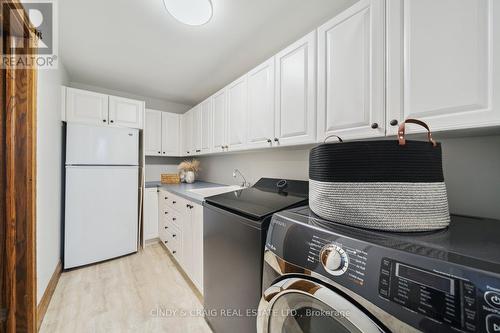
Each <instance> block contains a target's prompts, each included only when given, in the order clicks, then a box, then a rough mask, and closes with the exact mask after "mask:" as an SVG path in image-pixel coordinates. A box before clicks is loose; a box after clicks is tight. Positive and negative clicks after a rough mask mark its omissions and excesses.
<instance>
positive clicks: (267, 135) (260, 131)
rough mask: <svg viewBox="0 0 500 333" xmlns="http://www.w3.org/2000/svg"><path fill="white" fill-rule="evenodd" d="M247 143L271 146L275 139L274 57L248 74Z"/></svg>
mask: <svg viewBox="0 0 500 333" xmlns="http://www.w3.org/2000/svg"><path fill="white" fill-rule="evenodd" d="M247 82H248V99H247V101H248V107H247V117H246V118H247V124H246V125H247V126H246V127H247V144H248V147H251V148H258V147H270V146H271V145H272V142H273V140H274V137H275V136H274V127H275V126H274V118H275V117H274V58H271V59H269V60H268V61H266V62H265V63H263V64H261V65H260V66H258V67H256V68H255V69H253V70H251V71H250V72H249V73H248V74H247Z"/></svg>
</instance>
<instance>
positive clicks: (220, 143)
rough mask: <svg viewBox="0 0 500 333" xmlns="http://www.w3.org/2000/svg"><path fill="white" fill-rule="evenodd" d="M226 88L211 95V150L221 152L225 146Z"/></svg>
mask: <svg viewBox="0 0 500 333" xmlns="http://www.w3.org/2000/svg"><path fill="white" fill-rule="evenodd" d="M226 96H227V93H226V89H223V90H221V91H219V92H217V93H216V94H215V95H213V97H212V99H213V116H212V124H213V126H212V133H213V135H212V137H213V141H212V152H222V151H224V149H225V146H226V109H227V104H226V102H227V100H226Z"/></svg>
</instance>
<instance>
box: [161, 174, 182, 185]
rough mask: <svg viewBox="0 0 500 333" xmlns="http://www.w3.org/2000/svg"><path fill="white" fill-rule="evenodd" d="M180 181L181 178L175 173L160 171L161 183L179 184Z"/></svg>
mask: <svg viewBox="0 0 500 333" xmlns="http://www.w3.org/2000/svg"><path fill="white" fill-rule="evenodd" d="M180 182H181V178H180V177H179V175H178V174H176V173H162V174H161V183H162V184H179V183H180Z"/></svg>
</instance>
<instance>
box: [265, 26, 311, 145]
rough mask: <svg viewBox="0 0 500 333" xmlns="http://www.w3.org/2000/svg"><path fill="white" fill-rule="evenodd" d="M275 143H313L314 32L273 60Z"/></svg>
mask: <svg viewBox="0 0 500 333" xmlns="http://www.w3.org/2000/svg"><path fill="white" fill-rule="evenodd" d="M275 59H276V111H275V114H276V120H275V123H276V129H275V133H276V139H277V141H274V139H273V144H279V145H296V144H306V143H313V142H315V141H316V31H313V32H311V33H309V34H308V35H307V36H305V37H303V38H301V39H300V40H298V41H297V42H295V43H293V44H292V45H290V46H289V47H287V48H286V49H284V50H283V51H281V52H279V53H278V54H277V55H276V56H275Z"/></svg>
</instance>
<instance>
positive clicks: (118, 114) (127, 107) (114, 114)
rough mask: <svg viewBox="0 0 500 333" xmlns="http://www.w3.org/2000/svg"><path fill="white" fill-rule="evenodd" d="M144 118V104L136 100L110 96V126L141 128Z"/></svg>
mask: <svg viewBox="0 0 500 333" xmlns="http://www.w3.org/2000/svg"><path fill="white" fill-rule="evenodd" d="M143 117H144V102H143V101H137V100H134V99H129V98H123V97H116V96H109V124H110V125H116V126H123V127H131V128H139V129H141V128H142V127H143V126H142V121H143V120H142V119H143Z"/></svg>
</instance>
